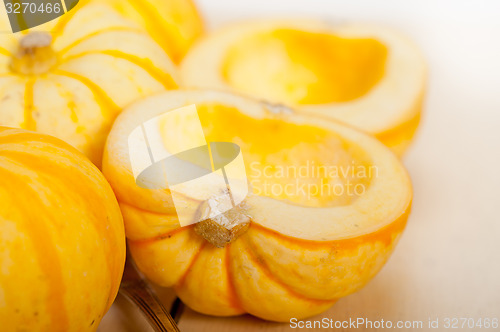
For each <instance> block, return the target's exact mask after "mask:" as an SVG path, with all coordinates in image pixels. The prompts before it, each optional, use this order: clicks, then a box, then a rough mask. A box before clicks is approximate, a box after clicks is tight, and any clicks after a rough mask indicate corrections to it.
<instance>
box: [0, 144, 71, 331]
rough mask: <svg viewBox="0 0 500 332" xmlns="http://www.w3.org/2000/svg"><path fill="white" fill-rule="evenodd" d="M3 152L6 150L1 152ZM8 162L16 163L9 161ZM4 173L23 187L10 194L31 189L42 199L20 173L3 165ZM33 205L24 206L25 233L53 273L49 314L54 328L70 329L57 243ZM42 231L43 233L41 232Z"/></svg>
mask: <svg viewBox="0 0 500 332" xmlns="http://www.w3.org/2000/svg"><path fill="white" fill-rule="evenodd" d="M2 155H4V152H2ZM9 163H14V162H13V161H12V160H9ZM2 170H3V172H6V173H10V174H11V175H10V176H9V177H8V179H9V181H12V182H15V183H16V188H17V189H19V188H24V190H22V191H21V190H12V192H11V195H15V196H18V193H25V192H26V191H27V192H32V193H33V194H32V195H29V197H30V198H31V199H32V200H35V201H36V202H39V201H40V199H39V197H38V195H37V194H38V193H37V192H36V190H34V189H33V188H31V186H29V185H27V183H26V182H25V181H20V180H19V179H18V178H17V176H18V175H19V174H18V173H17V172H12V171H9V170H8V169H6V168H3V167H2ZM20 196H22V197H18V199H17V202H18V204H19V202H25V201H26V200H25V198H26V196H24V195H20ZM30 203H31V204H30V206H29V207H27V208H26V209H24V211H25V213H27V214H29V215H30V219H31V220H30V222H29V224H25V225H23V230H24V232H25V233H26V234H27V235H28V237H29V239H30V241H31V243H32V245H33V247H34V248H35V255H36V257H37V262H38V265H39V266H40V269H41V270H42V272H43V274H44V275H45V276H50V277H48V278H46V279H47V283H48V287H47V288H48V289H47V291H48V294H50V301H47V307H48V313H49V315H50V317H51V327H52V328H53V329H54V330H56V331H58V330H59V331H67V330H68V326H69V321H68V317H67V314H66V311H65V310H64V308H65V305H64V302H65V301H64V298H63V294H64V293H65V284H64V277H63V275H62V272H61V271H62V269H61V266H60V264H61V262H60V259H59V255H58V253H57V251H56V249H55V245H52V244H51V242H50V240H49V232H48V231H47V229H46V227H44V226H43V222H39V219H40V214H39V212H37V211H38V210H37V209H33V204H32V201H31V202H30ZM42 234H43V235H42Z"/></svg>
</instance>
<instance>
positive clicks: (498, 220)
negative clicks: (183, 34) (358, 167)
mask: <svg viewBox="0 0 500 332" xmlns="http://www.w3.org/2000/svg"><path fill="white" fill-rule="evenodd" d="M198 3H199V5H200V8H201V10H202V12H203V14H204V15H205V17H206V21H207V26H208V27H210V28H214V27H217V26H220V25H223V24H224V23H227V22H230V21H234V20H238V19H243V18H252V17H264V16H270V17H273V16H286V15H293V16H297V15H308V16H317V17H323V18H332V19H340V20H354V21H370V22H375V23H381V24H384V25H388V26H392V27H395V28H397V29H399V30H401V31H402V32H405V33H406V34H407V35H409V36H411V37H412V38H413V39H414V40H415V41H416V42H417V43H418V44H419V45H420V47H421V48H422V50H423V52H424V54H425V55H426V57H427V60H428V63H429V69H430V78H429V89H428V95H427V99H426V105H425V114H424V117H423V121H422V125H421V128H420V130H419V132H418V136H417V138H416V140H415V143H414V145H413V146H412V147H411V149H410V151H409V152H408V154H407V155H406V156H405V158H404V163H405V165H406V166H407V168H408V170H409V172H410V174H411V177H412V180H413V184H414V196H415V197H414V205H413V212H412V214H411V217H410V220H409V224H408V227H407V229H406V231H405V233H404V236H403V238H402V239H401V241H400V243H399V245H398V247H397V248H396V251H395V253H394V255H393V256H392V258H391V259H390V261H389V262H388V263H387V265H386V266H385V267H384V268H383V270H382V271H381V272H380V273H379V275H377V276H376V277H375V279H374V280H373V281H371V282H370V283H369V284H368V285H367V286H366V287H365V288H364V289H362V290H361V291H359V292H358V293H356V294H353V295H351V296H348V297H346V298H344V299H341V300H340V301H339V302H338V303H337V304H336V305H335V306H334V307H333V308H332V309H331V310H329V311H328V312H326V313H325V314H323V315H321V316H320V317H318V318H316V319H319V318H322V317H328V318H332V319H335V320H345V319H349V317H351V318H358V317H364V318H368V319H370V320H380V319H384V320H393V321H397V320H422V321H424V322H427V321H428V319H429V318H433V319H435V318H439V319H441V324H442V322H443V319H444V318H446V317H449V318H455V317H456V318H462V317H473V318H476V319H477V318H485V317H488V318H492V317H496V318H500V193H499V190H500V1H495V0H491V1H478V0H474V1H457V0H449V1H437V0H433V1H431V0H425V1H423V0H419V1H413V0H411V1H408V0H406V1H401V0H394V1H392V0H391V1H380V0H379V1H374V0H364V1H362V0H349V1H347V0H346V1H336V0H307V1H305V0H302V1H290V0H288V1H286V0H252V1H237V0H199V1H198ZM162 294H163V295H162V297H163V298H164V299H165V301H166V302H168V301H169V300H170V299H171V293H170V292H169V291H168V290H166V291H163V292H162ZM122 302H123V301H122V300H120V303H121V306H120V307H123V303H122ZM127 310H128V309H127ZM130 310H131V309H130ZM134 315H135V314H131V313H128V312H127V313H125V314H124V313H123V311H120V310H119V309H118V306H116V307H115V308H113V309H112V310H111V311H110V313H109V314H108V315H107V316H106V317H105V319H104V321H103V322H102V324H101V326H100V329H99V331H112V330H116V331H139V330H141V328H139V326H143V327H142V330H143V331H149V330H150V329H149V328H148V327H147V326H145V325H144V322H142V321H141V319H140V317H139V316H138V315H135V316H134ZM134 317H135V318H134ZM131 318H133V319H132V320H133V321H134V322H133V323H131V322H130V321H131ZM179 326H180V329H181V330H182V331H218V332H223V331H230V330H234V329H236V328H237V329H238V330H241V331H247V330H248V331H251V330H273V331H291V330H292V329H291V328H290V327H289V326H288V325H287V324H270V323H266V322H263V321H261V320H258V319H254V318H252V317H249V316H244V317H240V318H231V319H218V318H211V317H207V316H203V315H199V314H196V313H194V312H192V311H190V310H186V311H185V313H184V315H183V316H182V317H181V320H180V323H179ZM424 326H425V325H424ZM112 327H114V328H112ZM346 330H349V329H346ZM424 330H427V329H424ZM440 330H445V329H444V327H443V326H441V327H440V328H439V329H435V330H433V331H440ZM469 330H470V331H483V330H486V329H484V328H483V329H478V328H475V329H469ZM489 330H492V329H489Z"/></svg>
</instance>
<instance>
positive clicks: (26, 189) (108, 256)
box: [0, 127, 125, 332]
mask: <svg viewBox="0 0 500 332" xmlns="http://www.w3.org/2000/svg"><path fill="white" fill-rule="evenodd" d="M0 178H1V179H2V180H1V183H0V206H1V208H0V230H1V231H0V262H1V265H2V268H1V269H0V294H1V296H0V322H1V326H2V327H1V330H2V331H5V332H9V331H61V332H69V331H95V330H96V329H97V326H98V325H99V322H100V320H101V318H102V317H103V316H104V314H105V313H106V311H107V310H108V309H109V307H110V306H111V304H112V303H113V300H114V298H115V296H116V294H117V292H118V287H119V284H120V280H121V275H122V272H123V266H124V263H125V232H124V228H123V220H122V216H121V213H120V208H119V206H118V203H117V201H116V198H115V196H114V194H113V191H112V190H111V187H110V186H109V184H108V183H107V182H106V179H105V178H104V177H103V175H102V174H101V173H100V171H99V170H98V169H97V168H96V167H95V166H94V165H93V164H92V163H91V162H90V161H89V160H88V159H87V158H85V156H83V155H82V154H81V153H80V152H78V151H77V150H75V149H74V148H72V147H71V146H69V145H68V144H66V143H64V142H62V141H60V140H59V139H57V138H54V137H52V136H48V135H43V134H39V133H35V132H30V131H25V130H22V129H9V128H5V127H0Z"/></svg>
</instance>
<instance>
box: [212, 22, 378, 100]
mask: <svg viewBox="0 0 500 332" xmlns="http://www.w3.org/2000/svg"><path fill="white" fill-rule="evenodd" d="M386 59H387V48H386V46H385V45H383V44H382V43H381V42H379V41H377V40H375V39H371V38H355V39H351V38H343V37H339V36H335V35H332V34H326V33H317V32H306V31H299V30H293V29H276V30H273V31H268V32H263V33H259V34H253V35H250V36H247V37H245V38H241V39H240V40H239V41H238V42H237V43H234V44H233V45H232V46H231V47H230V48H229V51H228V52H227V53H226V56H225V58H224V60H223V62H222V63H223V65H222V74H223V77H224V79H225V80H226V81H227V82H228V84H230V85H232V86H233V87H234V88H236V89H239V90H240V91H243V92H245V93H248V94H251V95H259V96H261V97H263V98H266V99H269V100H281V101H284V102H287V103H289V104H297V105H308V104H309V105H314V104H325V103H332V102H346V101H350V100H354V99H356V98H359V97H361V96H363V95H364V94H366V93H367V92H369V91H370V89H372V88H373V87H374V86H375V85H376V84H377V82H379V81H380V79H381V78H382V77H383V75H384V68H385V63H386Z"/></svg>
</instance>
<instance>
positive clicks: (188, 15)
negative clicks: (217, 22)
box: [83, 0, 203, 63]
mask: <svg viewBox="0 0 500 332" xmlns="http://www.w3.org/2000/svg"><path fill="white" fill-rule="evenodd" d="M86 2H101V3H106V4H108V5H111V6H112V7H113V8H114V9H116V10H117V11H118V12H120V14H122V15H124V16H125V17H127V18H130V19H132V20H133V21H134V22H136V23H137V24H139V25H140V26H142V27H144V28H145V29H146V30H147V31H148V33H149V34H150V35H151V37H153V39H154V40H155V41H156V42H157V43H158V44H159V45H160V46H161V47H162V48H163V49H164V50H165V52H166V53H167V54H168V55H169V56H170V58H171V59H172V61H174V62H175V63H179V62H180V61H181V60H182V58H183V57H184V55H185V54H186V53H187V51H188V49H189V47H190V46H191V44H193V42H194V41H195V40H196V39H197V38H198V37H199V36H200V35H201V34H202V33H203V22H202V19H201V17H200V15H199V13H198V11H197V9H196V6H195V4H194V2H193V1H191V0H83V3H86Z"/></svg>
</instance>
